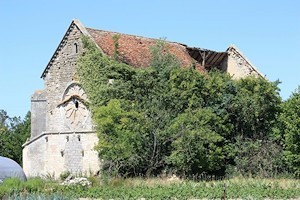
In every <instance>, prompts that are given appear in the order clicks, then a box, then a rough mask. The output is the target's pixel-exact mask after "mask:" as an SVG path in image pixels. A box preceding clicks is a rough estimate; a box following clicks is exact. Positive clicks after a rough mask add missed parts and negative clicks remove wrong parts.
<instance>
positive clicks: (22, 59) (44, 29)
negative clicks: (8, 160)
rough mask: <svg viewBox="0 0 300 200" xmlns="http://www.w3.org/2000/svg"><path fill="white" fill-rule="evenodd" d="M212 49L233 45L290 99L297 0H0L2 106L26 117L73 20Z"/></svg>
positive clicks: (298, 41)
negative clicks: (46, 70) (278, 82)
mask: <svg viewBox="0 0 300 200" xmlns="http://www.w3.org/2000/svg"><path fill="white" fill-rule="evenodd" d="M74 18H77V19H79V20H80V21H81V22H82V23H83V24H84V25H85V26H86V27H92V28H97V29H103V30H110V31H115V32H121V33H128V34H134V35H140V36H145V37H151V38H166V39H167V40H169V41H175V42H180V43H184V44H187V45H189V46H194V47H201V48H206V49H211V50H215V51H224V50H226V48H227V47H228V46H229V45H232V44H234V45H236V46H237V47H238V48H239V49H240V50H241V51H242V52H243V53H244V55H246V57H247V58H248V59H249V60H250V61H251V62H252V63H253V64H254V65H255V66H256V67H257V68H258V69H259V71H260V72H262V73H263V74H265V75H266V77H267V78H268V79H269V80H271V81H275V80H277V79H279V80H280V81H281V82H282V83H281V84H280V88H281V96H282V97H283V99H287V98H288V97H289V95H290V94H291V93H292V92H293V91H294V90H295V89H296V88H297V87H298V85H300V78H299V75H300V64H299V61H298V59H299V58H300V55H299V54H300V1H298V0H285V1H283V0H264V1H262V0H251V1H246V0H244V1H243V0H227V1H221V0H215V1H207V0H206V1H202V0H151V1H143V0H127V1H124V0H123V1H122V0H110V1H108V0H105V1H102V0H86V1H75V0H72V1H71V0H51V1H50V0H49V1H41V0H26V1H22V0H0V25H1V29H0V91H1V99H0V109H4V110H6V111H7V112H8V114H9V115H10V116H21V117H22V118H23V117H24V116H25V114H26V113H27V111H29V110H30V97H31V94H33V92H34V91H35V90H37V89H43V87H44V85H43V80H42V79H41V78H40V76H41V74H42V72H43V70H44V68H45V67H46V65H47V63H48V61H49V60H50V58H51V56H52V54H53V53H54V51H55V49H56V47H57V46H58V44H59V42H60V40H61V39H62V37H63V35H64V33H65V31H66V30H67V28H68V26H69V24H70V23H71V20H72V19H74Z"/></svg>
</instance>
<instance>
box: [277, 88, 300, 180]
mask: <svg viewBox="0 0 300 200" xmlns="http://www.w3.org/2000/svg"><path fill="white" fill-rule="evenodd" d="M282 109H283V110H282V113H281V115H280V122H281V125H282V127H281V131H282V133H283V134H284V135H283V137H284V148H285V158H286V160H287V163H288V164H289V168H290V170H291V171H292V172H293V173H295V175H296V176H298V177H299V176H300V87H299V88H298V89H297V90H296V91H295V92H294V93H293V94H292V95H291V97H290V98H289V99H288V100H287V101H285V102H284V103H283V105H282Z"/></svg>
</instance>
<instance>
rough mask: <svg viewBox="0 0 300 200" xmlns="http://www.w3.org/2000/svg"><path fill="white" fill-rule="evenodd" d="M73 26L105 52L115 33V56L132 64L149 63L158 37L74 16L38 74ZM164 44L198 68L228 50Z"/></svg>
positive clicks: (213, 63) (209, 64)
mask: <svg viewBox="0 0 300 200" xmlns="http://www.w3.org/2000/svg"><path fill="white" fill-rule="evenodd" d="M74 26H77V27H78V28H79V30H80V31H81V33H82V34H83V35H85V36H88V37H90V38H91V39H92V40H94V42H95V43H96V44H97V46H98V47H99V48H100V49H101V50H102V51H103V52H104V53H105V54H106V55H108V56H113V55H114V52H115V42H114V37H115V35H116V36H117V38H118V41H117V42H118V56H119V59H120V61H121V62H124V63H127V64H129V65H131V66H134V67H147V66H149V64H150V61H151V52H150V48H151V46H155V45H156V43H157V41H158V39H152V38H145V37H141V36H135V35H128V34H123V33H116V32H111V31H103V30H96V29H92V28H86V27H84V26H83V25H82V24H81V23H80V21H79V20H77V19H74V20H73V21H72V22H71V24H70V26H69V28H68V30H67V32H66V34H65V35H64V37H63V39H62V41H61V42H60V44H59V45H58V47H57V49H56V51H55V52H54V54H53V56H52V58H51V59H50V61H49V63H48V64H47V66H46V68H45V70H44V71H43V73H42V76H41V78H44V77H45V76H46V74H47V73H48V70H49V69H50V67H51V66H52V63H53V61H54V60H55V59H56V56H57V55H58V52H59V51H60V50H61V48H62V46H63V44H64V43H65V42H66V40H67V37H68V35H69V33H70V32H71V30H72V29H73V28H74ZM165 45H166V47H167V49H168V50H169V52H170V53H171V54H173V55H175V56H176V57H177V59H178V60H179V61H180V64H181V66H183V67H189V66H194V67H195V68H196V69H197V70H199V71H202V72H204V71H206V70H207V69H210V68H212V67H218V65H220V63H221V62H222V61H223V59H224V58H225V57H226V56H227V52H215V51H211V50H207V49H201V48H195V47H188V46H187V45H184V44H180V43H177V42H169V41H165Z"/></svg>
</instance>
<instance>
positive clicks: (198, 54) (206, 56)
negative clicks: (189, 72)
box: [186, 47, 227, 68]
mask: <svg viewBox="0 0 300 200" xmlns="http://www.w3.org/2000/svg"><path fill="white" fill-rule="evenodd" d="M186 48H187V50H188V52H189V54H190V56H191V57H193V58H194V59H195V60H197V61H198V62H199V63H202V64H203V65H204V67H205V68H211V67H216V66H219V65H220V64H221V62H222V61H223V59H224V58H225V57H226V56H227V52H216V51H211V50H208V49H202V48H196V47H186Z"/></svg>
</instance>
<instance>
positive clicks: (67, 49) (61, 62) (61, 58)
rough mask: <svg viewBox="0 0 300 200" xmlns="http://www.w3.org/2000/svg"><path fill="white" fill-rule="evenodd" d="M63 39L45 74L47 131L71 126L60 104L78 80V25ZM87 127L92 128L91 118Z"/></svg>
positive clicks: (65, 128) (79, 34) (62, 129)
mask: <svg viewBox="0 0 300 200" xmlns="http://www.w3.org/2000/svg"><path fill="white" fill-rule="evenodd" d="M66 34H67V35H66V36H65V38H64V39H63V41H62V43H61V45H60V46H59V47H58V48H59V53H58V54H57V55H56V56H55V58H54V60H53V61H52V64H51V67H50V68H49V70H48V72H47V75H46V76H45V78H44V80H45V90H46V94H47V102H48V103H47V113H46V119H47V125H46V131H69V130H70V127H69V126H67V125H66V124H65V123H64V116H62V114H61V112H60V109H59V108H58V105H59V104H60V103H61V102H62V98H63V94H64V92H65V90H66V89H67V88H68V86H69V85H70V84H72V83H73V82H74V81H76V78H77V75H76V62H77V59H78V57H79V55H80V54H81V53H82V42H81V37H82V34H81V32H80V30H79V29H78V27H77V26H76V25H75V24H73V26H71V27H70V29H69V30H68V32H67V33H66ZM87 123H89V126H86V127H85V129H92V124H91V120H88V121H87Z"/></svg>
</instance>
